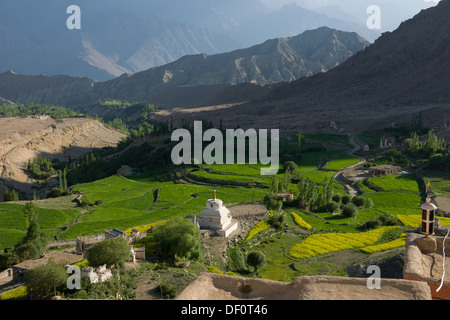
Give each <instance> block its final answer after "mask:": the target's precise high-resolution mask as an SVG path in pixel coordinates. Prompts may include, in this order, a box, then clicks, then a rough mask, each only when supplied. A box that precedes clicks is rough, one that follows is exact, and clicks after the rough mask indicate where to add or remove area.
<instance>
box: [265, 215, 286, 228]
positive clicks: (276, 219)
mask: <svg viewBox="0 0 450 320" xmlns="http://www.w3.org/2000/svg"><path fill="white" fill-rule="evenodd" d="M284 221H285V217H284V215H283V214H280V213H274V214H273V215H272V216H271V217H270V218H269V220H268V222H269V224H270V225H271V226H272V227H274V228H275V229H277V230H281V229H283V226H284Z"/></svg>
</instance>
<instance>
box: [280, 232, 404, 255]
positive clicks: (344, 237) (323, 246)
mask: <svg viewBox="0 0 450 320" xmlns="http://www.w3.org/2000/svg"><path fill="white" fill-rule="evenodd" d="M396 228H399V227H396V226H392V227H382V228H379V229H375V230H370V231H367V232H360V233H324V234H313V235H311V236H309V237H308V238H306V239H305V240H304V241H302V242H300V243H298V244H296V245H294V246H292V247H291V249H290V250H289V254H290V255H291V256H292V257H294V258H297V259H305V258H310V257H314V256H318V255H322V254H327V253H330V252H336V251H341V250H346V249H353V248H361V247H366V246H369V245H373V244H375V243H376V242H377V241H378V240H379V239H380V238H381V236H382V235H383V234H384V233H385V232H387V231H389V230H392V229H396Z"/></svg>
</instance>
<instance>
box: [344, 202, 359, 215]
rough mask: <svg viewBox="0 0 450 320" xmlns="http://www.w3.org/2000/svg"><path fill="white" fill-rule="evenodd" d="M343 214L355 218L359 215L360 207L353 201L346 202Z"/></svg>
mask: <svg viewBox="0 0 450 320" xmlns="http://www.w3.org/2000/svg"><path fill="white" fill-rule="evenodd" d="M342 215H343V216H344V217H347V218H353V217H356V216H357V215H358V208H357V207H356V206H355V204H353V203H349V204H346V205H345V206H343V207H342Z"/></svg>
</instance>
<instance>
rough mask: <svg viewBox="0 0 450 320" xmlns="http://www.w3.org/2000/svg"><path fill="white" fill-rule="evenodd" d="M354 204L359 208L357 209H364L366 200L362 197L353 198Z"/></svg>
mask: <svg viewBox="0 0 450 320" xmlns="http://www.w3.org/2000/svg"><path fill="white" fill-rule="evenodd" d="M352 203H353V204H354V205H355V206H357V207H363V206H364V203H365V200H364V198H362V197H353V198H352Z"/></svg>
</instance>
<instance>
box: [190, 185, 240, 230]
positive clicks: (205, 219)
mask: <svg viewBox="0 0 450 320" xmlns="http://www.w3.org/2000/svg"><path fill="white" fill-rule="evenodd" d="M198 225H199V226H200V228H201V229H209V230H214V231H216V232H217V233H218V234H219V235H221V236H224V237H228V236H229V235H230V234H231V233H232V232H233V231H234V230H236V229H237V227H238V223H237V222H232V218H231V214H230V210H228V209H227V208H226V207H225V206H224V205H223V201H222V200H220V199H216V190H215V189H214V190H213V198H212V199H208V201H206V208H205V209H203V211H202V212H201V213H200V214H199V216H198Z"/></svg>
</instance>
